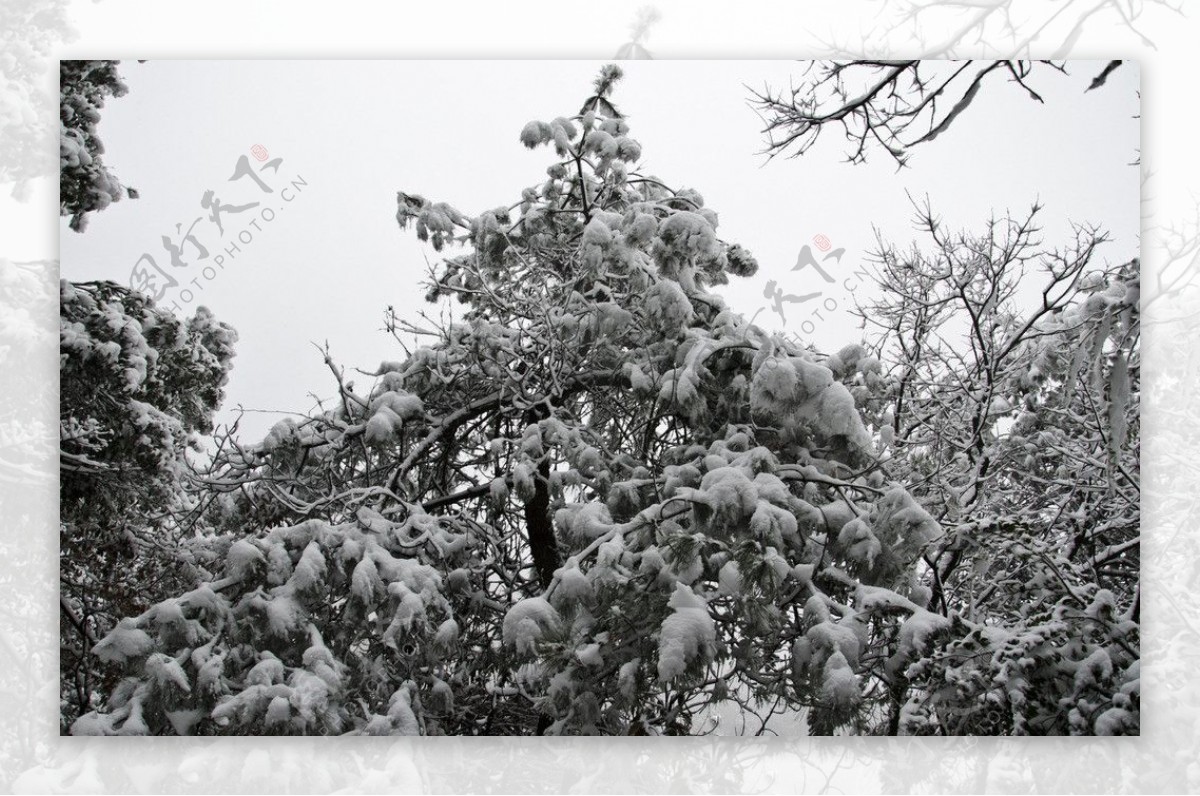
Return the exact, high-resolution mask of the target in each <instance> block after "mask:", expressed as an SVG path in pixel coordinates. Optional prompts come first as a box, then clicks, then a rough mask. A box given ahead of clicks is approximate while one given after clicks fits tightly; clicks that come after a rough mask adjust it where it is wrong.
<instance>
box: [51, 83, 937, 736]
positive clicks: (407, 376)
mask: <svg viewBox="0 0 1200 796" xmlns="http://www.w3.org/2000/svg"><path fill="white" fill-rule="evenodd" d="M619 77H620V72H619V71H618V70H617V69H616V68H614V67H607V68H605V69H604V70H603V71H602V73H601V75H600V77H599V78H598V80H597V83H596V87H595V90H594V92H593V93H592V95H591V97H590V98H589V99H588V101H587V102H586V104H585V106H584V110H583V111H581V112H580V113H578V114H576V115H574V116H571V117H558V118H555V119H553V120H550V121H533V122H530V123H529V124H528V125H526V126H525V128H524V129H523V130H522V131H521V132H520V140H521V142H522V143H523V144H525V145H526V146H528V147H530V148H545V149H547V150H548V151H549V152H550V153H552V159H551V163H550V165H549V167H548V169H547V172H546V176H545V178H544V179H543V180H541V181H540V182H539V183H538V184H536V185H534V186H532V187H529V188H527V189H525V190H524V191H523V192H522V193H521V195H520V197H519V199H517V200H516V201H515V202H513V203H511V204H506V205H502V206H499V207H496V208H494V209H491V210H486V211H484V212H482V213H479V214H477V215H475V216H469V215H467V214H465V213H463V212H460V211H459V210H457V209H455V208H454V207H452V206H451V205H448V204H445V203H441V202H434V201H430V200H428V199H425V198H423V197H421V196H418V195H413V194H408V193H401V194H400V195H399V211H398V220H399V222H400V224H401V226H402V227H405V228H413V229H415V231H416V233H417V235H418V236H419V237H420V238H421V239H422V240H427V241H429V242H431V243H432V245H433V246H434V247H435V248H436V249H438V250H442V251H447V252H449V251H451V250H455V249H459V248H460V247H461V250H462V251H461V252H460V253H453V254H450V255H449V256H447V257H446V259H445V260H444V261H443V262H442V263H440V264H439V265H438V266H437V267H436V268H435V269H434V271H433V273H432V279H431V282H432V286H431V290H430V298H431V299H433V300H438V299H439V298H440V297H447V296H449V297H455V298H457V299H458V300H459V301H460V302H461V303H462V307H463V309H462V312H461V316H460V318H459V319H458V320H456V321H454V322H451V323H446V324H441V325H420V326H418V325H416V324H414V323H411V322H405V321H402V320H396V321H395V328H396V329H397V331H398V332H399V331H412V332H415V333H417V334H421V335H427V337H428V342H427V343H426V344H425V345H421V346H420V347H418V348H416V349H415V350H412V351H410V352H409V354H408V356H407V357H406V358H405V359H404V360H403V361H399V362H389V363H384V364H383V365H381V366H380V368H379V369H378V371H377V372H376V380H375V383H374V385H373V386H372V387H371V389H370V390H369V391H367V392H363V393H360V392H357V391H355V390H354V389H353V388H352V386H351V384H350V383H349V382H348V381H346V380H345V379H344V377H343V374H342V371H341V370H340V368H338V367H337V366H336V365H334V364H333V363H332V362H330V363H329V364H330V368H331V370H332V372H333V373H334V374H335V377H336V379H337V382H338V385H339V391H338V393H339V397H338V400H337V402H336V404H335V405H331V406H328V407H323V408H322V409H321V410H320V411H318V412H316V413H314V414H313V415H312V416H310V417H306V418H301V419H298V420H285V421H283V422H281V423H279V424H278V425H277V426H276V427H275V428H274V429H273V430H272V431H271V433H270V434H269V435H268V436H267V438H266V439H265V440H264V441H263V442H262V443H261V444H258V445H253V446H245V445H240V444H238V443H237V442H236V441H234V440H231V439H230V440H225V441H224V444H223V445H222V449H221V451H220V453H219V455H218V463H217V465H216V466H215V467H214V468H213V469H212V471H211V472H210V473H209V474H208V475H207V480H208V483H209V485H210V488H211V489H212V490H214V491H215V492H219V493H223V494H222V495H221V500H220V501H218V502H219V504H220V506H221V512H222V513H223V516H222V518H221V520H220V524H221V525H222V527H224V528H227V529H231V530H232V532H231V533H229V534H227V535H226V536H225V537H223V538H222V539H221V540H220V541H219V542H218V543H219V544H220V545H221V546H222V549H223V551H224V553H223V555H224V566H223V568H222V569H221V571H219V572H215V573H214V577H213V578H212V579H210V580H207V581H204V582H201V583H199V584H198V585H197V586H196V587H195V588H194V589H192V590H190V591H187V592H185V593H183V594H180V595H179V596H177V597H174V598H171V599H169V600H166V601H164V602H161V603H159V604H158V605H156V606H154V607H152V608H150V609H149V610H147V611H145V612H143V613H141V614H140V615H136V616H130V617H128V618H126V619H124V620H122V622H121V623H120V624H119V625H118V626H117V627H116V628H115V629H114V630H113V631H112V632H111V633H109V634H108V635H107V636H106V637H105V638H104V639H103V640H102V641H101V642H100V643H99V644H98V645H97V647H96V653H97V654H98V655H99V656H100V657H101V658H103V659H104V660H106V661H109V662H111V663H113V664H114V665H116V666H118V667H119V668H120V669H121V670H122V671H123V672H124V673H125V675H126V676H125V678H124V679H123V680H122V681H121V683H120V684H119V685H118V686H117V687H116V688H115V689H113V691H112V692H111V694H110V695H109V698H108V699H107V700H106V701H105V703H104V705H103V706H101V709H100V710H98V711H96V712H93V713H90V714H88V715H86V716H84V717H83V718H82V719H80V720H79V721H78V722H76V724H75V725H74V731H75V732H77V733H146V732H149V733H170V732H179V733H185V732H189V733H191V732H194V733H207V734H212V733H334V732H341V733H344V732H354V733H367V734H392V733H410V734H415V733H428V734H434V733H461V734H467V733H476V734H478V733H513V734H519V733H526V734H527V733H533V732H537V731H541V732H549V733H588V732H595V733H609V734H643V733H686V732H699V731H704V730H706V729H709V728H711V722H710V721H709V719H710V717H711V716H712V715H713V709H714V708H715V707H717V706H719V705H720V704H721V703H724V702H727V701H734V702H737V703H739V704H740V706H741V707H742V708H743V709H745V710H748V711H752V712H757V713H759V714H761V715H762V716H764V717H769V716H770V715H771V713H773V712H775V711H778V710H781V709H790V710H798V709H802V708H809V709H811V712H810V714H809V716H810V719H809V720H810V726H811V727H812V728H813V730H814V731H817V732H832V731H835V730H839V729H843V728H845V729H849V730H853V731H862V732H869V731H874V730H876V729H878V728H879V726H880V723H881V721H882V720H886V716H882V714H881V713H880V710H879V709H878V708H879V707H880V706H883V707H886V706H887V705H888V704H889V702H888V694H889V683H890V682H891V679H892V678H891V675H890V672H892V671H894V670H896V668H897V667H901V666H902V665H903V664H904V663H905V661H907V660H908V659H909V658H910V657H911V656H913V655H915V654H916V652H917V650H918V648H919V646H920V644H921V643H922V642H923V641H924V639H925V638H926V637H927V636H929V635H930V634H931V633H932V632H934V631H935V630H936V629H937V628H939V627H941V626H943V625H945V624H947V623H948V620H946V619H945V617H943V616H941V615H940V614H937V613H934V612H931V611H929V610H927V609H926V608H925V605H926V603H927V600H928V593H929V591H928V589H926V588H924V587H922V585H921V583H920V575H919V565H920V562H921V557H922V554H923V552H924V551H925V550H926V549H927V548H928V547H929V545H931V544H933V543H934V542H936V541H937V540H938V539H939V538H940V537H941V536H942V531H941V528H940V527H939V525H938V523H937V522H936V521H934V519H933V518H932V517H931V516H930V515H929V513H928V512H927V511H926V510H925V509H923V508H922V507H921V506H920V505H918V504H917V503H916V502H915V501H914V500H913V498H912V497H911V496H910V495H909V493H908V492H906V491H905V489H904V488H903V487H902V486H901V485H898V484H895V483H889V482H887V481H886V480H885V478H884V477H883V476H882V474H881V473H880V472H879V470H878V467H877V463H876V461H875V458H874V452H875V442H874V440H873V439H872V437H871V436H870V434H868V432H867V430H866V429H865V428H864V425H863V423H862V420H861V418H860V415H859V412H858V409H857V408H856V405H855V397H854V396H855V394H856V393H858V392H862V391H863V390H866V389H868V387H867V385H871V384H875V383H876V382H877V381H878V380H879V378H880V365H879V363H878V361H876V360H875V359H874V358H872V357H869V356H861V357H857V358H854V359H853V360H850V359H848V358H843V360H842V361H841V362H840V363H839V364H838V365H837V367H836V369H835V368H831V367H829V365H828V364H827V363H826V362H824V361H823V358H822V357H820V356H818V355H817V354H816V353H814V352H813V351H811V350H808V349H806V348H803V347H801V346H799V345H797V344H795V343H793V342H789V341H787V340H785V339H782V338H779V337H773V336H770V335H768V334H765V333H764V332H763V331H762V330H760V329H758V328H756V327H755V326H752V325H750V324H748V323H746V321H745V320H743V319H742V318H741V317H739V316H738V315H737V314H735V313H733V312H731V311H730V310H729V309H728V308H727V307H726V306H725V304H724V302H723V301H722V300H721V299H720V297H719V296H718V295H716V294H714V293H713V292H711V288H712V287H713V286H715V285H720V284H722V283H724V282H726V280H727V279H728V278H729V277H730V276H731V275H732V276H746V275H750V274H752V273H754V271H755V269H756V264H755V262H754V259H753V258H752V257H751V256H750V254H749V253H748V252H747V251H746V250H745V249H743V248H741V247H740V246H738V245H737V244H733V243H729V242H727V241H724V240H722V239H721V238H720V237H719V236H718V233H717V229H718V217H717V214H716V212H714V211H713V210H712V209H710V208H709V207H707V206H706V204H705V202H704V200H703V198H702V197H701V195H700V194H699V193H698V192H697V191H695V190H692V189H688V188H679V189H676V188H672V187H670V186H668V185H667V184H666V183H665V182H664V181H662V180H660V179H658V178H655V177H653V176H650V175H645V174H642V173H640V172H639V171H638V170H637V168H636V164H637V162H638V160H639V159H640V156H641V148H640V146H639V145H638V143H637V142H636V141H635V140H634V139H632V138H630V137H629V126H628V123H627V122H626V121H625V119H624V118H622V116H621V115H620V113H619V111H617V109H616V108H615V107H614V105H613V103H614V100H613V98H612V88H613V85H614V84H615V83H616V81H617V79H618V78H619Z"/></svg>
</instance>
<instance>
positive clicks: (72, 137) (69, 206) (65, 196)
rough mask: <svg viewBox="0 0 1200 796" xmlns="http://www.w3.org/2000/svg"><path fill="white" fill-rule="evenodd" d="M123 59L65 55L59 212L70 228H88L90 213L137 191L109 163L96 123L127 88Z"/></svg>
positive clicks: (60, 115)
mask: <svg viewBox="0 0 1200 796" xmlns="http://www.w3.org/2000/svg"><path fill="white" fill-rule="evenodd" d="M119 63H121V62H120V61H62V62H61V64H60V69H59V80H60V83H59V92H60V102H59V205H60V207H59V214H60V215H62V216H70V217H71V222H70V226H71V229H73V230H75V231H76V232H81V231H83V229H84V227H85V226H86V225H87V220H88V219H87V216H88V213H91V212H94V211H97V210H103V209H104V208H106V207H108V206H109V205H110V204H112V203H113V202H116V201H119V200H120V199H122V198H124V197H125V196H129V197H130V198H136V197H137V191H136V190H134V189H133V188H127V187H125V186H123V185H122V184H121V182H120V180H118V179H117V177H116V175H115V174H113V173H112V172H111V171H109V170H108V168H107V167H106V166H105V165H104V160H103V157H102V156H103V154H104V142H102V141H101V140H100V135H99V133H98V132H97V129H96V128H97V125H98V124H99V122H100V111H101V109H102V108H103V107H104V102H105V100H106V99H107V98H108V97H120V96H123V95H125V94H126V93H127V92H128V91H129V89H128V88H126V86H125V83H124V81H123V80H122V79H121V75H120V73H119V72H118V71H117V65H118V64H119Z"/></svg>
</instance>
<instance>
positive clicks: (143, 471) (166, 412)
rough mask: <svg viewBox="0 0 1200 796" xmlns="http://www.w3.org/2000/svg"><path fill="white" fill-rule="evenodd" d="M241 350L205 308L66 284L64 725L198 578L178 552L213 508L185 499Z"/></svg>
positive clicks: (105, 286)
mask: <svg viewBox="0 0 1200 796" xmlns="http://www.w3.org/2000/svg"><path fill="white" fill-rule="evenodd" d="M236 339H237V335H236V334H235V333H234V331H233V330H232V329H231V328H229V327H228V326H226V325H225V324H222V323H219V322H218V321H216V320H215V319H214V318H213V316H212V314H211V313H210V312H209V311H208V310H206V309H204V308H200V309H199V310H197V312H196V314H195V316H194V317H192V318H190V319H180V318H177V317H175V316H174V315H173V314H172V313H170V312H169V311H167V310H164V309H161V308H158V307H155V305H154V303H153V301H151V300H150V299H149V298H147V297H146V296H144V295H142V294H140V293H138V292H136V291H133V290H130V289H128V288H124V287H121V286H119V285H116V284H114V283H111V282H87V283H71V282H67V281H63V282H62V283H61V286H60V349H59V350H60V389H59V399H60V410H59V416H60V459H61V467H60V530H61V533H60V543H61V550H60V561H61V565H60V592H61V593H60V597H61V609H62V611H61V616H62V623H61V625H62V633H61V641H62V643H61V647H60V653H61V654H60V657H61V669H62V686H63V694H62V696H63V701H64V705H63V717H64V719H65V720H69V719H70V718H72V717H73V716H75V715H78V714H79V712H80V711H85V710H87V709H88V708H89V707H90V706H91V701H92V698H93V694H94V693H96V692H97V691H98V690H101V689H104V688H105V681H104V676H103V674H102V673H100V672H98V671H97V667H96V665H95V664H94V662H93V661H92V659H91V657H90V653H91V649H92V647H93V645H94V644H95V642H96V640H97V639H98V638H100V637H101V636H103V635H104V634H105V633H107V632H108V631H109V630H110V629H111V628H112V627H113V626H114V625H115V624H116V622H117V619H119V618H120V617H122V616H125V615H128V614H130V613H138V612H140V611H142V610H144V609H145V608H147V607H149V606H150V605H151V604H153V603H154V602H156V601H157V600H159V599H161V598H162V597H165V596H167V595H168V594H170V593H171V592H173V591H174V590H176V589H178V588H179V584H180V582H181V578H183V577H185V572H186V562H185V561H184V560H183V558H182V556H183V551H182V550H181V548H180V547H179V545H178V542H179V541H180V537H181V536H182V535H183V534H184V532H185V531H186V530H188V528H189V527H190V526H191V525H193V524H194V523H195V520H196V517H197V515H198V512H199V511H200V509H201V508H202V506H201V505H196V504H195V502H194V501H189V500H188V499H187V498H186V496H185V495H183V492H182V487H183V483H184V479H185V477H186V474H187V471H188V467H187V464H186V461H185V452H186V450H187V448H188V446H189V444H192V443H194V440H195V437H196V435H198V434H207V433H209V432H211V431H212V417H213V412H214V411H215V410H216V408H217V406H218V405H219V403H220V401H221V398H222V387H223V385H224V383H225V380H226V376H227V373H228V371H229V368H230V360H231V359H232V357H233V345H234V343H235V341H236Z"/></svg>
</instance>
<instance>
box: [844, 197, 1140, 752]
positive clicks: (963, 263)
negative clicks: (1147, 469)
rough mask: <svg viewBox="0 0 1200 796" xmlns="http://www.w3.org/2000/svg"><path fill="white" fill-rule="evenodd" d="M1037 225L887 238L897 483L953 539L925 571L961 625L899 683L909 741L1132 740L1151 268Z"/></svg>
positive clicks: (878, 413) (885, 339) (869, 318)
mask: <svg viewBox="0 0 1200 796" xmlns="http://www.w3.org/2000/svg"><path fill="white" fill-rule="evenodd" d="M1038 212H1039V208H1036V207H1035V208H1034V209H1033V211H1032V212H1031V213H1030V214H1029V215H1028V216H1025V217H1022V218H1012V217H1009V218H1004V219H992V220H991V221H990V222H989V223H988V224H987V226H986V228H985V229H984V230H983V231H982V232H981V233H959V234H951V233H950V232H948V231H947V230H946V229H945V227H944V225H943V224H942V223H941V222H940V221H939V220H937V219H936V217H935V215H934V213H933V212H932V210H931V209H930V207H929V205H928V203H926V204H925V205H924V206H918V214H917V215H918V224H919V227H920V229H921V231H922V233H923V237H924V239H925V241H926V242H927V243H928V249H927V250H926V249H923V248H920V247H914V248H913V249H911V250H907V251H906V250H899V249H897V248H896V247H895V246H892V245H888V244H882V243H881V246H880V249H879V251H878V253H877V264H878V267H879V277H880V286H881V288H882V290H881V292H880V297H879V298H878V299H877V300H875V301H873V302H872V303H871V304H869V305H868V306H866V307H864V308H862V310H861V312H862V316H863V319H864V320H865V321H866V322H867V323H868V324H872V325H874V326H875V327H876V328H878V329H879V330H880V335H879V337H878V341H877V354H878V355H879V356H880V357H881V359H883V360H884V361H885V362H887V363H889V367H888V371H887V373H886V374H885V379H884V382H885V387H884V389H883V390H882V391H880V392H878V393H876V394H875V396H874V397H873V398H872V399H871V400H870V401H869V402H868V403H869V405H870V410H869V415H870V416H872V417H873V418H874V419H875V423H876V425H877V426H878V427H879V428H880V429H881V437H882V440H883V441H884V442H885V443H886V444H887V445H888V447H889V448H890V454H889V460H888V461H887V463H886V465H885V471H886V472H887V473H888V475H889V477H891V478H895V479H898V480H901V481H903V482H904V483H906V484H908V485H909V489H910V491H911V492H912V494H913V495H914V496H915V497H917V498H918V500H920V502H921V503H922V504H924V505H926V506H928V507H930V508H931V510H932V511H933V513H934V516H935V519H936V520H937V521H938V522H939V523H940V524H941V525H942V526H943V527H944V528H945V529H946V536H945V538H944V539H943V540H942V541H940V542H939V543H938V545H937V546H936V547H935V548H934V549H932V550H930V551H929V553H928V555H927V559H926V560H927V563H928V571H929V572H930V574H931V576H932V578H931V582H930V585H931V587H932V590H933V592H932V595H931V607H932V608H934V609H935V610H937V611H938V612H939V613H941V614H943V615H945V616H947V617H949V618H951V619H952V620H953V622H952V626H951V627H950V628H949V629H948V631H947V632H946V633H945V634H943V635H942V636H940V637H939V638H938V639H937V643H936V644H933V645H932V646H931V654H930V655H929V657H927V658H924V659H923V660H921V661H920V662H919V663H917V664H916V665H914V666H913V667H912V668H911V669H909V670H908V671H906V672H905V673H904V676H905V678H906V679H907V680H908V681H911V685H912V691H911V692H908V691H905V692H904V693H905V695H906V696H905V699H906V708H905V711H904V712H903V715H902V727H900V729H903V730H905V731H910V732H947V733H951V734H965V733H972V734H1010V733H1032V734H1060V733H1061V734H1065V733H1092V732H1095V733H1100V734H1113V733H1121V734H1124V733H1129V732H1137V729H1138V726H1139V721H1138V704H1139V693H1138V689H1139V682H1140V676H1139V660H1140V654H1139V647H1140V641H1139V606H1140V591H1139V587H1138V584H1139V580H1138V577H1139V573H1140V568H1141V567H1140V556H1139V539H1140V502H1141V500H1140V474H1139V444H1138V443H1139V439H1140V424H1139V417H1140V406H1139V405H1140V400H1139V395H1140V386H1139V385H1140V370H1141V367H1140V363H1141V359H1140V320H1139V276H1140V274H1139V264H1138V261H1137V260H1134V261H1132V262H1130V263H1126V264H1122V265H1119V266H1105V265H1101V264H1099V263H1097V262H1096V260H1097V258H1096V255H1095V251H1096V248H1097V247H1098V246H1099V245H1101V244H1102V243H1104V242H1105V236H1104V235H1103V234H1102V233H1100V232H1098V231H1097V230H1094V229H1091V228H1082V227H1081V228H1077V229H1076V237H1075V240H1074V241H1072V242H1071V243H1070V245H1068V246H1066V247H1064V248H1063V249H1060V250H1051V249H1049V248H1047V247H1045V246H1043V245H1042V244H1041V242H1040V240H1039V237H1040V235H1039V230H1038V229H1037V227H1036V226H1035V222H1036V217H1037V214H1038ZM904 687H905V688H907V685H905V686H904Z"/></svg>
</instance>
